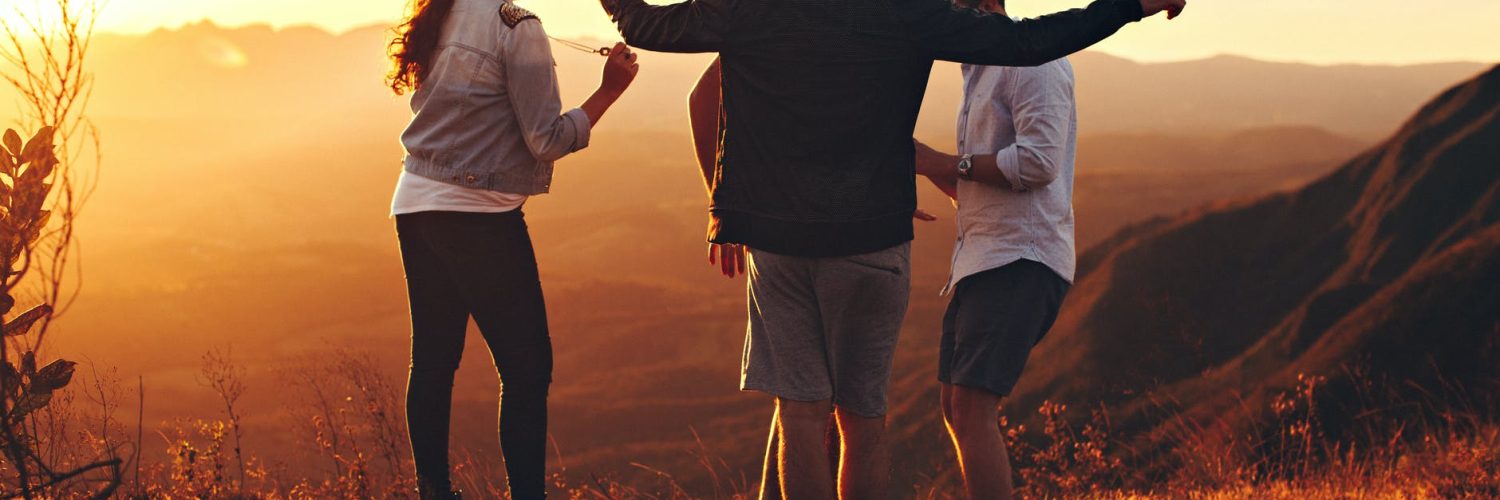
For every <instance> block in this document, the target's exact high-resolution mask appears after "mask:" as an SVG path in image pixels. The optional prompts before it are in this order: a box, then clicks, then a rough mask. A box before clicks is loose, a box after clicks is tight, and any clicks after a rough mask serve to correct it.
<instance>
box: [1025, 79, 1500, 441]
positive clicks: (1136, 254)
mask: <svg viewBox="0 0 1500 500" xmlns="http://www.w3.org/2000/svg"><path fill="white" fill-rule="evenodd" d="M1081 264H1082V265H1081V268H1082V272H1081V276H1082V277H1081V279H1080V280H1079V282H1078V283H1077V286H1076V287H1074V289H1073V291H1072V292H1071V294H1070V296H1069V299H1068V302H1067V304H1066V306H1065V308H1064V312H1063V315H1062V318H1061V319H1060V320H1059V322H1058V325H1057V327H1056V328H1055V329H1054V330H1053V332H1052V336H1051V337H1050V338H1049V339H1048V340H1047V341H1046V342H1044V343H1043V344H1042V345H1041V346H1040V347H1039V349H1038V351H1037V352H1036V356H1035V357H1034V362H1033V363H1032V364H1031V365H1030V366H1032V367H1034V368H1033V369H1032V370H1031V371H1030V372H1029V373H1028V374H1027V377H1026V379H1025V380H1024V382H1023V386H1022V387H1021V388H1020V389H1019V390H1018V392H1017V394H1016V395H1015V397H1014V398H1013V399H1012V401H1011V408H1010V410H1011V411H1013V412H1015V413H1014V414H1016V415H1025V414H1027V412H1028V411H1029V409H1032V408H1035V407H1036V406H1037V405H1038V404H1040V403H1041V401H1042V400H1044V399H1050V400H1054V401H1059V400H1061V401H1068V402H1090V401H1105V402H1109V403H1111V404H1112V405H1114V406H1115V407H1116V408H1118V409H1121V411H1120V412H1119V413H1118V414H1117V415H1119V416H1120V417H1121V420H1119V422H1120V423H1121V425H1122V426H1124V427H1127V428H1129V427H1134V428H1135V429H1136V430H1137V431H1139V430H1142V429H1150V428H1153V427H1155V426H1157V425H1160V424H1161V422H1157V421H1153V420H1152V418H1153V415H1154V413H1153V410H1156V409H1158V405H1160V404H1161V402H1162V401H1171V402H1180V404H1181V405H1183V406H1184V407H1185V409H1186V410H1188V411H1189V412H1190V415H1197V416H1199V417H1203V418H1206V419H1207V418H1214V419H1223V420H1227V421H1229V422H1242V423H1245V422H1250V421H1253V420H1254V419H1255V418H1257V417H1259V416H1260V414H1258V413H1256V411H1263V409H1264V408H1267V407H1268V406H1269V405H1268V404H1267V401H1269V399H1270V398H1271V397H1272V396H1273V395H1274V394H1275V393H1277V392H1278V391H1284V390H1288V389H1290V388H1291V387H1292V386H1294V385H1295V383H1296V381H1297V377H1298V376H1299V375H1300V374H1306V375H1309V376H1314V375H1316V376H1327V377H1329V379H1330V388H1331V390H1330V391H1329V392H1327V393H1326V395H1325V397H1326V398H1327V399H1326V400H1322V402H1321V403H1320V408H1321V409H1322V412H1323V413H1322V418H1323V419H1324V421H1325V424H1327V425H1329V426H1330V428H1331V429H1332V430H1333V432H1340V431H1341V430H1342V429H1343V428H1344V427H1345V426H1347V425H1349V424H1350V423H1351V422H1352V421H1353V419H1354V416H1353V415H1351V414H1347V413H1340V411H1342V410H1340V409H1341V408H1347V407H1352V406H1355V404H1354V403H1355V401H1354V399H1355V398H1356V397H1357V394H1355V391H1356V386H1357V385H1359V384H1361V383H1364V382H1368V381H1369V380H1380V381H1386V382H1388V383H1390V382H1394V383H1393V384H1392V385H1393V386H1395V387H1396V388H1397V390H1400V391H1406V392H1410V393H1411V394H1409V396H1410V397H1411V399H1412V400H1424V396H1423V395H1422V394H1421V393H1422V392H1424V391H1426V392H1429V393H1442V394H1445V395H1449V396H1448V397H1450V398H1454V399H1461V398H1460V396H1468V397H1473V398H1476V399H1475V400H1479V401H1493V400H1492V399H1485V398H1492V397H1494V396H1496V395H1497V394H1496V391H1497V389H1500V388H1497V387H1495V386H1494V381H1495V380H1500V347H1497V344H1496V342H1495V339H1496V335H1497V333H1500V287H1497V286H1495V284H1496V283H1500V67H1497V68H1495V69H1492V70H1490V71H1489V72H1487V73H1485V74H1484V75H1482V76H1480V77H1478V78H1477V79H1475V80H1472V81H1469V82H1467V83H1464V84H1462V85H1459V86H1457V87H1454V88H1452V89H1450V90H1448V91H1447V92H1444V93H1442V95H1440V96H1439V97H1437V98H1436V99H1435V100H1433V101H1432V102H1430V103H1429V104H1427V105H1426V106H1425V107H1423V108H1422V110H1421V111H1420V112H1418V113H1417V114H1416V116H1415V117H1414V118H1412V119H1411V120H1410V121H1409V122H1408V123H1407V125H1406V126H1405V127H1403V128H1402V129H1401V130H1400V131H1399V132H1397V133H1396V134H1395V135H1394V136H1392V137H1391V138H1390V139H1388V140H1386V141H1385V142H1384V143H1383V144H1381V145H1380V146H1379V147H1376V148H1375V149H1372V150H1370V151H1367V152H1365V153H1363V154H1361V155H1359V156H1358V157H1357V158H1356V159H1355V160H1353V161H1352V162H1349V163H1348V164H1346V165H1345V166H1343V167H1342V168H1340V169H1338V170H1337V171H1336V172H1334V173H1332V174H1331V175H1329V176H1327V177H1324V178H1322V179H1320V180H1318V181H1316V182H1314V183H1312V184H1311V185H1308V186H1307V187H1305V188H1302V189H1299V190H1295V191H1292V192H1287V193H1281V194H1275V195H1271V196H1267V197H1262V198H1258V199H1253V200H1244V201H1233V202H1225V203H1220V204H1218V206H1213V207H1208V208H1206V209H1203V210H1199V211H1195V212H1194V213H1190V214H1187V215H1184V216H1181V217H1177V218H1172V219H1164V220H1159V221H1156V222H1152V223H1147V224H1142V225H1138V226H1136V227H1133V228H1131V229H1128V230H1126V231H1124V232H1122V233H1120V234H1118V235H1117V236H1115V237H1114V238H1112V239H1110V240H1109V241H1107V242H1105V243H1103V244H1101V245H1099V246H1097V247H1095V248H1094V249H1093V250H1092V251H1090V252H1089V253H1088V254H1086V255H1085V256H1084V257H1083V259H1082V263H1081ZM1351 373H1360V374H1361V377H1362V378H1363V379H1364V380H1354V379H1352V378H1351V375H1350V374H1351ZM1455 388H1462V390H1463V391H1466V393H1465V394H1462V395H1460V394H1455V393H1452V392H1445V391H1452V390H1457V389H1455ZM1251 408H1254V409H1259V410H1250V409H1251ZM1390 411H1391V412H1392V413H1391V415H1389V417H1397V416H1399V415H1401V414H1402V412H1403V411H1406V412H1413V411H1416V410H1412V409H1407V410H1401V409H1395V408H1393V409H1391V410H1390Z"/></svg>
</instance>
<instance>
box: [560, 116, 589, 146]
mask: <svg viewBox="0 0 1500 500" xmlns="http://www.w3.org/2000/svg"><path fill="white" fill-rule="evenodd" d="M563 118H564V119H566V120H568V122H569V123H572V124H573V151H578V150H581V149H584V148H587V147H589V139H592V138H593V137H594V123H593V122H592V121H590V120H589V114H588V113H585V112H584V111H583V108H573V109H572V110H570V111H568V112H567V113H566V114H564V115H563Z"/></svg>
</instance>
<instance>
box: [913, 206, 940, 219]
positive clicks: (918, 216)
mask: <svg viewBox="0 0 1500 500" xmlns="http://www.w3.org/2000/svg"><path fill="white" fill-rule="evenodd" d="M911 218H913V219H916V220H919V221H922V222H932V221H935V220H938V218H937V216H936V215H932V214H929V213H927V211H926V210H922V209H920V208H918V209H917V211H916V213H913V214H911Z"/></svg>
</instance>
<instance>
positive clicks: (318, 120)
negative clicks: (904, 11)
mask: <svg viewBox="0 0 1500 500" xmlns="http://www.w3.org/2000/svg"><path fill="white" fill-rule="evenodd" d="M385 38H386V30H385V29H383V28H378V27H371V28H365V29H358V30H353V31H350V32H348V33H345V34H341V35H331V34H328V33H326V32H323V31H320V30H317V29H314V28H288V29H282V30H272V29H271V28H269V27H266V26H248V27H242V28H223V27H218V26H215V25H213V24H210V23H207V22H204V23H200V24H195V25H188V26H184V27H183V28H180V29H174V30H169V29H161V30H157V31H155V32H152V33H150V34H147V35H143V36H136V35H130V36H121V35H101V36H100V37H99V39H98V41H97V43H96V44H95V47H94V53H93V57H94V59H93V63H94V64H95V65H96V66H95V68H96V69H97V71H98V74H99V94H98V95H96V99H95V101H94V108H93V109H94V111H95V113H96V115H97V116H100V117H113V116H123V117H137V118H138V117H146V116H150V117H184V116H203V115H212V116H219V114H220V113H222V112H224V111H233V112H235V113H239V114H241V115H243V116H245V117H246V118H248V119H254V118H285V116H284V115H281V114H278V113H277V111H278V110H281V109H283V108H287V107H289V106H287V105H289V104H296V105H297V106H290V107H291V108H294V109H299V110H302V111H303V112H304V113H305V115H304V116H302V118H304V119H307V120H310V121H311V124H312V125H318V124H323V123H325V120H328V119H343V120H353V119H355V118H356V117H359V118H364V117H371V118H374V117H381V118H383V117H385V116H387V115H385V114H384V113H389V112H392V110H396V111H399V110H400V109H401V107H402V106H401V103H402V102H403V101H401V100H398V99H394V98H392V97H391V96H389V95H388V94H387V93H385V92H384V91H383V90H382V88H381V85H380V77H381V76H382V75H383V74H384V71H385V69H386V68H387V65H386V62H385V60H384V58H383V56H384V54H385V50H384V47H385ZM584 42H586V43H591V44H599V45H603V44H605V42H602V41H589V40H585V41H584ZM555 53H556V57H557V61H558V72H559V74H560V80H561V82H562V85H563V87H564V93H565V94H566V95H567V96H568V99H567V100H568V101H569V102H574V101H578V100H581V99H582V98H583V97H586V95H587V92H589V91H591V90H592V89H593V86H594V85H596V84H597V83H598V70H599V64H600V62H601V60H600V58H599V57H598V56H594V55H590V54H584V53H581V52H575V51H571V50H569V49H567V48H565V47H561V46H557V47H555ZM1072 60H1073V63H1074V65H1075V66H1076V67H1077V71H1078V78H1079V84H1078V94H1079V102H1080V105H1081V111H1080V113H1081V119H1082V122H1083V124H1084V127H1083V133H1084V134H1085V135H1092V134H1112V133H1167V134H1184V133H1191V134H1226V133H1232V132H1235V131H1238V130H1243V129H1255V128H1265V127H1286V126H1309V125H1312V126H1318V127H1321V128H1324V129H1327V130H1329V131H1332V132H1333V133H1335V134H1339V135H1343V136H1349V137H1353V138H1356V139H1360V140H1374V139H1377V138H1378V137H1379V136H1380V135H1381V134H1383V133H1385V132H1387V131H1389V130H1391V129H1393V128H1395V127H1396V126H1397V125H1399V123H1400V121H1401V119H1402V118H1404V117H1405V116H1406V113H1407V112H1408V111H1409V110H1411V109H1413V108H1415V107H1416V106H1417V105H1419V104H1421V102H1422V101H1423V100H1425V99H1426V98H1427V97H1428V96H1431V95H1432V94H1434V93H1436V92H1438V91H1439V90H1441V89H1442V88H1443V87H1444V86H1446V85H1447V84H1449V83H1451V82H1453V81H1457V80H1459V79H1462V78H1467V77H1469V76H1471V75H1473V74H1475V73H1477V72H1479V71H1481V70H1482V69H1483V66H1482V65H1480V64H1475V63H1452V64H1426V65H1417V66H1361V65H1340V66H1315V65H1306V64H1292V63H1273V62H1263V61H1256V60H1252V59H1246V58H1241V57H1232V56H1223V57H1217V58H1212V59H1205V60H1197V61H1187V62H1178V63H1149V64H1148V63H1137V62H1133V61H1130V60H1126V59H1122V58H1118V57H1114V56H1109V55H1106V54H1101V53H1093V52H1085V53H1082V54H1078V55H1076V56H1074V57H1073V58H1072ZM706 61H707V59H706V58H705V56H701V55H697V56H684V55H671V54H655V53H648V54H645V55H643V57H642V72H641V78H640V80H639V83H638V84H637V86H636V88H635V89H634V90H633V91H632V93H631V94H629V95H628V96H627V97H626V98H625V100H624V101H623V102H622V107H621V110H622V111H623V113H621V114H624V115H627V116H630V117H631V118H630V119H629V120H628V123H620V122H615V123H612V124H610V125H607V126H608V127H610V128H613V127H623V126H625V125H629V126H630V128H633V129H640V128H642V127H644V128H651V129H670V130H677V129H679V128H680V127H682V126H684V123H685V114H684V112H683V108H684V105H683V96H684V95H685V93H686V91H687V89H688V88H690V87H691V85H692V83H693V81H694V80H695V79H696V77H697V75H698V74H699V73H700V72H701V70H702V68H703V66H704V65H705V63H706ZM959 95H960V86H959V75H958V70H957V66H956V65H952V64H940V65H938V67H937V69H936V70H935V71H934V78H933V80H932V85H931V87H930V93H929V98H928V103H927V107H926V108H927V109H926V113H925V114H924V116H923V119H922V120H921V122H920V123H921V124H920V130H921V131H922V133H923V134H924V135H928V136H932V137H934V138H940V137H951V136H952V134H953V123H954V120H953V119H952V116H953V115H954V113H955V112H956V109H957V105H958V99H959ZM374 102H381V103H384V104H383V105H380V106H375V107H371V106H370V103H374Z"/></svg>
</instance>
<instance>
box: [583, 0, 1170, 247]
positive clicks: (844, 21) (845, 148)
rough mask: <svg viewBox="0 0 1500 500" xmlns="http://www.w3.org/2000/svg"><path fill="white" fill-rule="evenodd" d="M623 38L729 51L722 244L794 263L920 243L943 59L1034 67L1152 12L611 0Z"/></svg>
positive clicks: (714, 214)
mask: <svg viewBox="0 0 1500 500" xmlns="http://www.w3.org/2000/svg"><path fill="white" fill-rule="evenodd" d="M602 3H603V4H604V6H605V9H606V10H608V11H609V12H610V13H611V15H613V17H614V20H615V22H616V24H617V25H618V26H619V28H620V33H621V34H622V35H624V37H625V41H626V43H629V44H631V45H634V46H636V47H640V48H643V49H647V50H654V51H660V52H718V53H719V54H720V57H721V59H722V70H723V95H724V98H723V114H722V120H723V121H724V123H723V127H721V130H722V132H721V137H720V147H719V161H718V167H717V170H716V172H715V175H714V182H713V186H712V189H713V203H712V205H711V207H710V214H711V221H710V226H709V235H708V236H709V240H710V241H713V242H716V243H741V244H744V245H747V246H750V247H752V248H756V249H758V250H763V251H767V252H771V253H777V254H784V255H798V256H807V257H832V256H845V255H857V254H861V253H867V252H873V251H876V250H881V249H884V248H888V247H891V246H895V245H898V244H900V243H903V242H906V241H910V240H911V239H912V219H911V216H912V212H913V210H915V209H916V204H917V194H916V182H915V163H914V161H915V150H914V148H913V145H912V140H911V137H912V132H913V130H914V129H915V128H916V121H917V113H918V112H919V111H920V109H921V106H922V97H923V95H924V94H925V93H926V89H927V78H928V75H929V74H930V73H931V71H932V63H933V61H934V60H947V61H955V62H963V63H971V64H983V65H992V66H1035V65H1039V64H1043V63H1046V62H1049V61H1052V60H1054V59H1057V58H1060V57H1063V56H1066V55H1069V54H1072V53H1074V52H1076V51H1079V50H1082V49H1084V48H1087V47H1088V46H1090V45H1093V44H1094V43H1097V42H1099V41H1100V40H1103V39H1105V38H1106V37H1108V36H1110V35H1111V34H1113V33H1114V32H1115V31H1117V30H1119V29H1120V27H1122V26H1124V25H1125V24H1127V23H1130V22H1134V21H1137V20H1139V19H1140V18H1141V16H1142V11H1141V6H1140V3H1139V0H1097V1H1095V2H1094V3H1093V4H1092V5H1089V6H1088V7H1087V8H1084V9H1076V10H1070V11H1066V12H1061V13H1057V14H1052V15H1048V16H1044V17H1040V18H1036V19H1028V20H1021V21H1014V20H1011V19H1010V18H1008V17H1005V16H998V15H988V14H980V13H978V12H976V11H973V10H957V9H954V8H953V7H952V6H951V4H950V2H949V0H689V1H686V2H683V3H679V4H674V5H665V6H654V5H649V4H647V3H645V2H644V1H643V0H602Z"/></svg>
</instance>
